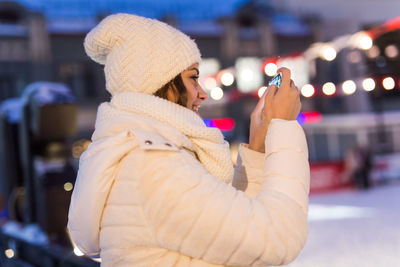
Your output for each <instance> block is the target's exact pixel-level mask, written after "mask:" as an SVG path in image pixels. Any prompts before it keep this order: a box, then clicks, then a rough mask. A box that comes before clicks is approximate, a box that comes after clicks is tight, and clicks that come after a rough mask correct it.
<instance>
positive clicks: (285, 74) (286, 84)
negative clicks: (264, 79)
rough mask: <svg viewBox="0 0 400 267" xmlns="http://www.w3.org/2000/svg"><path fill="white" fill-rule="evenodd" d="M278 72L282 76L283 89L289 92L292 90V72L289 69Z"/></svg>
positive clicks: (280, 69) (281, 69)
mask: <svg viewBox="0 0 400 267" xmlns="http://www.w3.org/2000/svg"><path fill="white" fill-rule="evenodd" d="M277 72H278V73H279V72H280V73H281V75H282V83H281V88H282V89H283V90H288V89H289V88H290V81H291V79H290V76H291V72H290V70H289V69H288V68H279V69H278V70H277Z"/></svg>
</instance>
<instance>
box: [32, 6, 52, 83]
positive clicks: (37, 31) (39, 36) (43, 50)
mask: <svg viewBox="0 0 400 267" xmlns="http://www.w3.org/2000/svg"><path fill="white" fill-rule="evenodd" d="M46 25H47V23H46V18H45V17H44V15H43V14H41V13H34V12H33V13H31V15H30V16H29V58H30V72H29V73H30V75H31V77H30V80H31V81H32V82H35V81H38V80H51V77H52V73H51V71H52V70H51V65H50V64H51V60H52V59H51V47H50V36H49V32H48V29H47V26H46Z"/></svg>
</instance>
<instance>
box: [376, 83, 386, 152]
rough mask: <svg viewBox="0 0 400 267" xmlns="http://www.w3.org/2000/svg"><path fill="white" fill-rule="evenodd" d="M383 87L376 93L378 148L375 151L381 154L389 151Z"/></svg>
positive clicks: (377, 89)
mask: <svg viewBox="0 0 400 267" xmlns="http://www.w3.org/2000/svg"><path fill="white" fill-rule="evenodd" d="M382 90H384V89H382V88H379V87H378V88H376V90H375V94H374V102H375V103H374V105H373V106H374V107H375V108H374V109H375V110H374V112H375V117H376V134H377V137H376V144H375V145H376V148H374V151H375V152H377V153H379V154H384V153H387V152H388V151H387V138H386V133H385V118H384V107H383V99H382Z"/></svg>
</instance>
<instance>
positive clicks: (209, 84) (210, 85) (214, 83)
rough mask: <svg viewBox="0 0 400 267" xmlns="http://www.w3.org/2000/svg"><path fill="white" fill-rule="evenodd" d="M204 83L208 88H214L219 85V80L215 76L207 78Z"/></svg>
mask: <svg viewBox="0 0 400 267" xmlns="http://www.w3.org/2000/svg"><path fill="white" fill-rule="evenodd" d="M203 84H204V87H205V88H206V89H207V90H212V89H213V88H215V87H217V81H216V80H215V79H214V78H213V77H207V78H205V79H204V81H203Z"/></svg>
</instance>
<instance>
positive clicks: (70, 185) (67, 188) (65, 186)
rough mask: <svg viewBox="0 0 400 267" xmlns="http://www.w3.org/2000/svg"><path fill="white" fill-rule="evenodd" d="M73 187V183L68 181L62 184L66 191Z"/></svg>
mask: <svg viewBox="0 0 400 267" xmlns="http://www.w3.org/2000/svg"><path fill="white" fill-rule="evenodd" d="M73 188H74V185H73V184H72V183H70V182H67V183H65V184H64V190H65V191H67V192H68V191H71V190H72V189H73Z"/></svg>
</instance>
